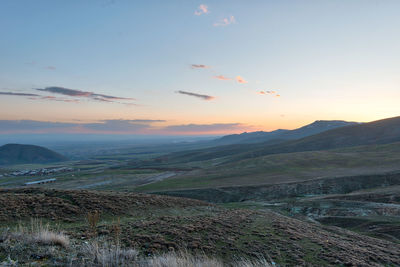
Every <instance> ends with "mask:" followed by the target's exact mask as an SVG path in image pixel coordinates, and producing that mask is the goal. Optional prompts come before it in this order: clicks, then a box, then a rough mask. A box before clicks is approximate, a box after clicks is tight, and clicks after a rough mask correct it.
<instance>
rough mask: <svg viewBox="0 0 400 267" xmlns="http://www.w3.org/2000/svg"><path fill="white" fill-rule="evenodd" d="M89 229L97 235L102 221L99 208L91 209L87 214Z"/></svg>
mask: <svg viewBox="0 0 400 267" xmlns="http://www.w3.org/2000/svg"><path fill="white" fill-rule="evenodd" d="M86 219H87V222H88V225H89V231H90V234H91V235H92V236H96V234H97V224H98V223H99V221H100V212H99V211H98V210H95V211H89V212H88V213H87V216H86Z"/></svg>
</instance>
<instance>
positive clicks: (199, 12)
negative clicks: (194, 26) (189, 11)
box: [194, 4, 210, 16]
mask: <svg viewBox="0 0 400 267" xmlns="http://www.w3.org/2000/svg"><path fill="white" fill-rule="evenodd" d="M209 12H210V11H209V10H208V6H206V5H204V4H201V5H200V6H199V7H198V8H197V9H196V10H195V11H194V14H195V15H196V16H201V15H203V14H207V13H209Z"/></svg>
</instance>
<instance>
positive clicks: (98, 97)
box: [36, 86, 135, 102]
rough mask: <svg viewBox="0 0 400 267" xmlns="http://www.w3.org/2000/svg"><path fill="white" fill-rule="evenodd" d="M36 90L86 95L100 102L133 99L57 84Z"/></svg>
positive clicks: (69, 94) (75, 95)
mask: <svg viewBox="0 0 400 267" xmlns="http://www.w3.org/2000/svg"><path fill="white" fill-rule="evenodd" d="M36 90H38V91H42V92H49V93H53V94H61V95H66V96H71V97H86V98H90V99H93V100H96V101H101V102H116V101H117V100H135V99H134V98H127V97H118V96H111V95H104V94H97V93H94V92H87V91H82V90H76V89H69V88H64V87H59V86H51V87H46V88H37V89H36Z"/></svg>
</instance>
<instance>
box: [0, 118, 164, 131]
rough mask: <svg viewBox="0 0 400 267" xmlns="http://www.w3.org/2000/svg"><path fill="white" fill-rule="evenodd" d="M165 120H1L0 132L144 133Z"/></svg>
mask: <svg viewBox="0 0 400 267" xmlns="http://www.w3.org/2000/svg"><path fill="white" fill-rule="evenodd" d="M158 122H164V120H146V119H138V120H102V121H98V122H93V123H71V122H48V121H34V120H0V133H2V134H4V133H64V134H65V133H99V134H142V133H145V132H146V131H149V130H152V129H153V128H152V124H154V123H158Z"/></svg>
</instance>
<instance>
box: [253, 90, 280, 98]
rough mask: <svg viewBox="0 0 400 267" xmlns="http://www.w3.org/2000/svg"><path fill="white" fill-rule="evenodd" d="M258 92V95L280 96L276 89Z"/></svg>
mask: <svg viewBox="0 0 400 267" xmlns="http://www.w3.org/2000/svg"><path fill="white" fill-rule="evenodd" d="M258 94H260V95H272V96H274V97H281V95H280V94H278V93H277V92H276V91H259V92H258Z"/></svg>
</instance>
